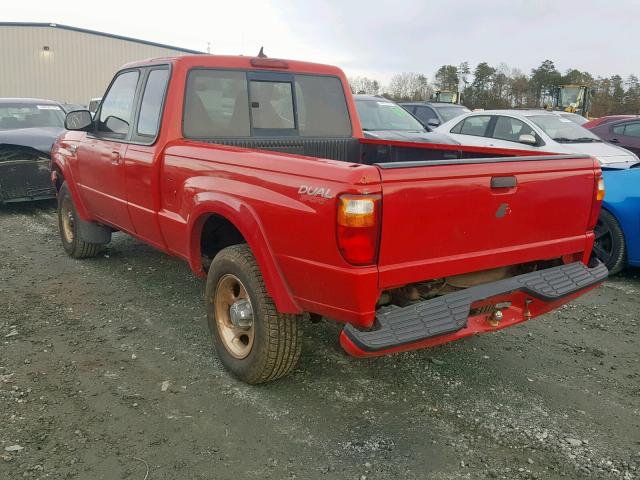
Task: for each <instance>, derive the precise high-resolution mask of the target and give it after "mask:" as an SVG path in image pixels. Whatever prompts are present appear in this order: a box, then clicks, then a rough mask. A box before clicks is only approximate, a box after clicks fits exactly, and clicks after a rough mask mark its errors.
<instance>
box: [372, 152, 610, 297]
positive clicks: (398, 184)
mask: <svg viewBox="0 0 640 480" xmlns="http://www.w3.org/2000/svg"><path fill="white" fill-rule="evenodd" d="M377 166H378V168H379V169H380V175H381V178H382V190H383V196H382V199H383V201H382V230H381V239H380V253H379V260H378V263H379V271H380V287H381V288H391V287H396V286H401V285H405V284H407V283H411V282H417V281H421V280H429V279H434V278H441V277H445V276H449V275H457V274H461V273H467V272H474V271H479V270H485V269H490V268H495V267H500V266H506V265H513V264H517V263H525V262H529V261H534V260H543V259H551V258H557V257H560V256H562V255H565V254H574V253H579V252H583V251H584V250H585V249H586V248H587V245H588V243H589V242H590V241H591V238H592V234H591V233H590V232H587V225H588V223H589V217H590V213H591V206H592V203H593V200H594V195H595V188H596V182H595V172H596V170H597V169H598V167H597V164H596V163H595V162H594V160H593V159H592V158H590V157H585V156H567V155H553V156H546V157H512V158H499V159H476V160H452V161H447V160H445V161H433V162H406V163H386V164H377Z"/></svg>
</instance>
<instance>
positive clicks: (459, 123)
mask: <svg viewBox="0 0 640 480" xmlns="http://www.w3.org/2000/svg"><path fill="white" fill-rule="evenodd" d="M463 123H464V120H462V121H461V122H458V124H457V125H456V126H455V127H453V128H452V129H451V130H449V133H460V132H461V131H462V124H463Z"/></svg>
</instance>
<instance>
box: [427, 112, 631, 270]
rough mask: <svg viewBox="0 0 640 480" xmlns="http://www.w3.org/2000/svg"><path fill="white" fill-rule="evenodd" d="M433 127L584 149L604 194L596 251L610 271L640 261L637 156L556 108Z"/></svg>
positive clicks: (535, 145) (506, 141) (466, 139)
mask: <svg viewBox="0 0 640 480" xmlns="http://www.w3.org/2000/svg"><path fill="white" fill-rule="evenodd" d="M437 131H441V132H442V133H445V134H449V135H451V136H452V137H453V138H455V139H456V140H458V141H459V142H460V143H462V144H463V145H478V146H486V147H500V148H511V149H530V150H533V151H538V152H554V153H571V154H576V153H584V154H587V155H590V156H592V157H595V158H597V159H598V161H599V162H600V166H601V168H602V170H603V177H604V181H605V188H606V191H607V194H606V196H605V199H604V202H603V203H602V212H601V214H600V216H599V219H598V224H597V226H596V230H595V235H596V240H595V244H594V252H595V253H596V255H597V256H598V258H600V260H602V261H603V263H604V264H605V265H606V266H607V268H608V269H609V270H610V272H611V273H617V272H619V271H620V270H622V269H623V268H624V267H625V266H626V265H627V264H631V265H640V222H638V218H640V189H639V188H638V185H640V169H636V167H637V166H638V165H639V163H638V157H637V156H636V155H635V154H634V153H632V152H630V151H628V150H625V149H623V148H620V147H618V146H615V145H610V144H607V143H605V142H603V141H602V140H601V139H600V138H598V137H597V136H596V135H594V134H593V133H591V132H590V131H589V130H587V129H585V128H583V127H581V126H579V125H577V124H576V123H574V122H572V121H571V120H567V119H566V118H564V117H563V116H562V115H559V114H558V113H556V112H549V111H545V110H526V111H525V110H488V111H484V112H474V113H471V114H467V115H464V116H463V117H460V118H457V119H454V120H452V121H450V122H447V123H445V124H444V125H442V126H441V127H440V128H438V129H437Z"/></svg>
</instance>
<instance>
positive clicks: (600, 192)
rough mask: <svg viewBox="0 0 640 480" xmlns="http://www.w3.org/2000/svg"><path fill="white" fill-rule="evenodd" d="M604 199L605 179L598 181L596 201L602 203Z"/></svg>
mask: <svg viewBox="0 0 640 480" xmlns="http://www.w3.org/2000/svg"><path fill="white" fill-rule="evenodd" d="M603 198H604V179H603V178H600V179H598V193H597V194H596V200H598V201H600V200H602V199H603Z"/></svg>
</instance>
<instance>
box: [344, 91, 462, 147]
mask: <svg viewBox="0 0 640 480" xmlns="http://www.w3.org/2000/svg"><path fill="white" fill-rule="evenodd" d="M353 99H354V100H355V103H356V109H357V110H358V116H359V117H360V123H361V124H362V131H363V134H364V136H365V138H381V139H384V140H396V141H403V142H426V143H444V144H449V145H458V142H456V141H455V140H453V139H452V138H451V137H449V136H447V135H443V134H442V133H436V132H433V131H432V130H431V129H430V128H429V127H425V126H424V125H423V124H422V123H421V122H419V121H418V120H417V119H416V118H415V117H414V116H413V115H411V114H410V113H409V112H407V111H406V110H405V109H404V108H402V107H401V106H400V105H398V104H397V103H394V102H392V101H391V100H387V99H386V98H384V97H376V96H373V95H354V96H353Z"/></svg>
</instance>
